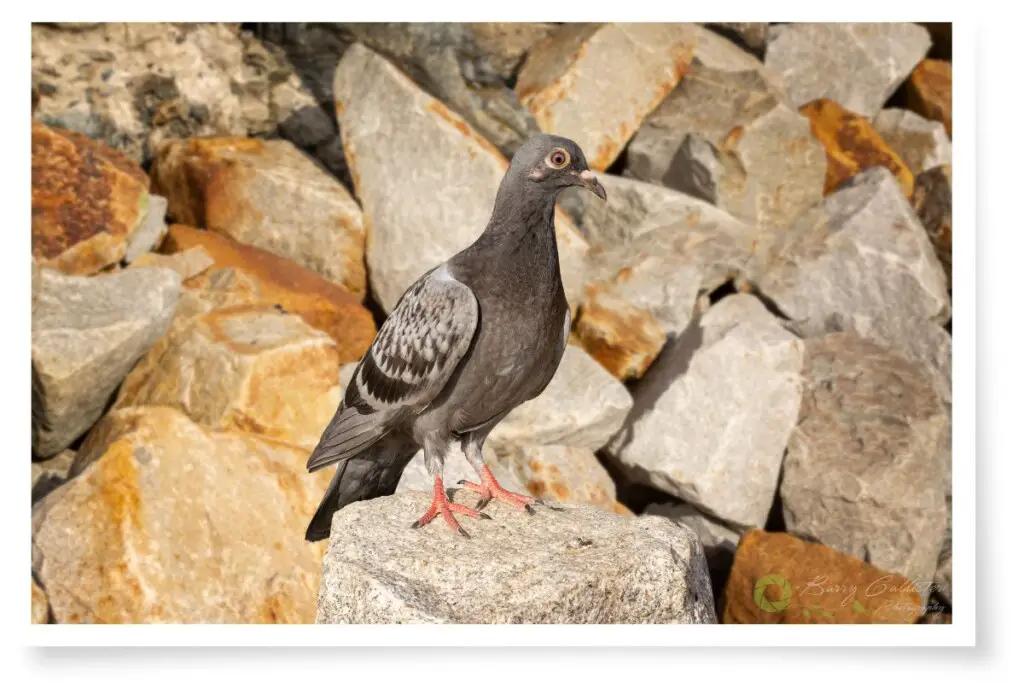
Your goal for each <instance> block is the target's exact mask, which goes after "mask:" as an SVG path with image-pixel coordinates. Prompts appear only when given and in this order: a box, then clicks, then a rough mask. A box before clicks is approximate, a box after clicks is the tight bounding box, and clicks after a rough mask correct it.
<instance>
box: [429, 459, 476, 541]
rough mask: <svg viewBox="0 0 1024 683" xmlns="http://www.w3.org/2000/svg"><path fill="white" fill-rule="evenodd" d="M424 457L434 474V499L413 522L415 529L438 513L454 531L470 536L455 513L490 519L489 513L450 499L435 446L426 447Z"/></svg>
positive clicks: (430, 471)
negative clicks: (456, 518) (486, 513)
mask: <svg viewBox="0 0 1024 683" xmlns="http://www.w3.org/2000/svg"><path fill="white" fill-rule="evenodd" d="M432 452H433V453H434V457H431V453H432ZM423 454H424V458H425V459H426V462H427V471H428V472H429V473H430V474H433V475H434V499H433V500H432V501H431V502H430V507H429V508H427V512H426V513H425V514H424V515H423V516H422V517H420V518H419V519H417V520H416V521H415V522H413V523H412V528H413V529H419V528H420V527H421V526H424V525H425V524H427V523H429V522H430V521H431V520H432V519H434V518H435V517H437V516H438V515H440V516H441V518H442V519H444V521H445V523H447V524H448V528H449V529H451V530H452V531H454V532H456V533H458V534H461V535H463V536H465V537H466V538H469V534H468V533H467V532H466V530H465V529H463V528H462V526H461V525H460V524H459V523H458V522H457V521H456V520H455V514H454V513H456V512H457V513H459V514H462V515H469V516H470V517H476V518H478V519H479V518H483V519H490V517H488V516H487V515H485V514H484V513H482V512H479V511H477V510H474V509H473V508H468V507H466V506H465V505H459V504H458V503H453V502H451V501H450V500H448V495H447V494H446V493H445V491H444V480H443V479H442V478H441V467H442V460H441V458H439V457H436V451H435V449H433V448H429V447H426V448H424V452H423Z"/></svg>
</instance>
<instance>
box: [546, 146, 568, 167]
mask: <svg viewBox="0 0 1024 683" xmlns="http://www.w3.org/2000/svg"><path fill="white" fill-rule="evenodd" d="M568 164H569V153H568V152H566V151H565V150H564V149H562V148H561V147H559V148H558V149H556V150H555V151H553V152H552V153H551V154H549V155H548V166H550V167H551V168H565V167H566V166H567V165H568Z"/></svg>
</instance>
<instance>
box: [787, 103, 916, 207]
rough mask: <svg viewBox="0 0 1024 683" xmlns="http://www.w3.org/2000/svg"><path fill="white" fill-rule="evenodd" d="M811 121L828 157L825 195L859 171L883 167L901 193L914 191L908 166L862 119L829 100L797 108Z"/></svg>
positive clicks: (907, 194) (812, 130) (865, 120)
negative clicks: (895, 181) (897, 183)
mask: <svg viewBox="0 0 1024 683" xmlns="http://www.w3.org/2000/svg"><path fill="white" fill-rule="evenodd" d="M800 113H801V114H803V115H804V116H806V117H807V119H808V120H809V121H810V122H811V132H812V133H814V136H815V137H816V138H818V139H819V140H820V141H821V144H822V145H823V146H824V148H825V155H826V156H827V157H828V172H827V173H826V175H825V194H831V193H832V192H835V190H836V189H837V188H838V187H839V186H841V185H842V184H843V183H844V182H846V181H847V180H849V179H850V178H852V177H853V176H855V175H857V174H858V173H860V172H861V171H863V170H864V169H867V168H872V167H874V166H883V167H885V168H887V169H889V171H891V172H892V174H893V176H895V178H896V180H897V181H898V182H899V184H900V187H901V188H902V189H903V194H905V195H906V196H907V197H910V195H911V194H912V193H913V192H914V176H913V174H912V173H911V171H910V168H908V167H907V164H906V163H905V162H904V161H903V159H902V158H900V156H899V154H897V153H896V152H895V150H893V149H892V148H891V147H890V146H889V145H888V144H887V143H886V141H885V139H884V138H883V137H882V136H881V135H879V134H878V131H876V130H875V129H874V128H873V127H872V126H871V122H870V121H868V120H867V119H866V118H864V117H863V116H859V115H857V114H854V113H853V112H851V111H847V110H846V109H843V108H842V107H841V106H840V105H838V104H836V103H835V102H833V101H832V100H813V101H811V102H808V103H807V104H805V105H804V106H803V107H801V108H800Z"/></svg>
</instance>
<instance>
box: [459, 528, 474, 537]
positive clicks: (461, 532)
mask: <svg viewBox="0 0 1024 683" xmlns="http://www.w3.org/2000/svg"><path fill="white" fill-rule="evenodd" d="M458 529H459V533H460V534H462V536H464V537H465V538H472V537H471V536H470V535H469V532H468V531H466V530H465V529H463V528H462V527H461V526H460V527H458Z"/></svg>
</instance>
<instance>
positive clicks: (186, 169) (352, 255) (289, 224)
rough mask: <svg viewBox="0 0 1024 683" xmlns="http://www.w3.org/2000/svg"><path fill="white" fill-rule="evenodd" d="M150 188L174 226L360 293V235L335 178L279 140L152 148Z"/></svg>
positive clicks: (358, 220) (351, 204) (355, 210)
mask: <svg viewBox="0 0 1024 683" xmlns="http://www.w3.org/2000/svg"><path fill="white" fill-rule="evenodd" d="M151 175H152V178H153V185H154V188H159V189H158V190H157V191H160V192H161V193H163V194H165V195H166V196H167V198H168V201H169V202H170V207H169V212H170V214H171V216H172V217H173V218H174V220H175V221H177V222H179V223H186V224H189V225H195V226H197V227H205V228H207V229H208V230H212V231H214V232H218V233H221V234H224V235H227V236H229V237H232V238H234V239H236V240H238V241H239V242H244V243H246V244H251V245H253V246H256V247H260V248H261V249H265V250H267V251H269V252H271V253H274V254H277V255H278V256H282V257H284V258H287V259H291V260H292V261H295V262H296V263H298V264H300V265H302V266H305V267H306V268H309V269H310V270H313V271H315V272H317V273H319V274H320V275H322V276H323V277H325V278H327V279H328V280H330V281H331V282H333V283H335V284H337V285H341V286H342V287H344V288H345V289H347V290H349V291H350V292H353V293H355V294H358V295H362V294H364V293H365V292H366V270H365V267H364V265H363V250H364V246H365V242H366V231H365V230H364V228H363V220H362V212H361V210H360V208H359V205H358V204H357V203H356V202H355V200H353V199H352V197H351V196H350V195H349V194H348V191H347V190H346V189H345V187H344V186H343V185H342V184H341V183H340V182H338V180H337V179H335V178H334V177H332V176H331V175H329V174H328V173H326V172H325V171H323V170H322V169H321V168H320V167H318V166H317V165H316V163H314V162H313V161H312V160H311V159H309V158H308V157H307V156H306V155H305V154H303V153H302V152H301V151H299V150H298V149H296V148H295V147H294V146H293V145H292V144H291V143H289V142H287V141H284V140H269V141H264V140H256V139H247V138H196V139H192V140H187V141H169V142H167V143H164V144H162V145H161V146H160V147H159V149H158V151H157V158H156V159H155V161H154V164H153V168H152V171H151Z"/></svg>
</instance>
